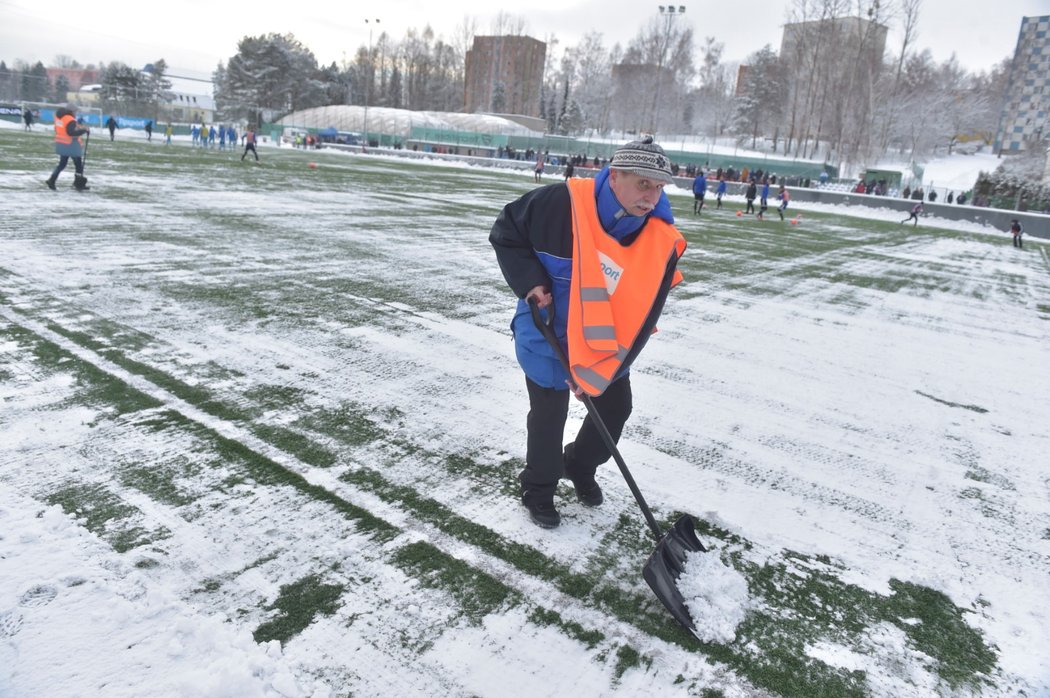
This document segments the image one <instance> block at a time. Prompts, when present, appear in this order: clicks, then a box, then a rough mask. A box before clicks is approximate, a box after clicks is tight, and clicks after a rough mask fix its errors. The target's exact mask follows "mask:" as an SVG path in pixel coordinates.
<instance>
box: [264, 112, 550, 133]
mask: <svg viewBox="0 0 1050 698" xmlns="http://www.w3.org/2000/svg"><path fill="white" fill-rule="evenodd" d="M277 121H278V123H281V124H283V125H285V126H301V127H303V128H328V127H332V128H335V129H338V130H340V131H374V132H380V133H385V134H390V135H401V136H403V137H405V138H408V137H410V136H411V135H412V129H413V128H416V127H425V128H430V129H435V130H448V131H469V132H473V133H492V134H496V133H498V134H505V135H521V136H536V135H542V133H540V132H537V131H532V130H530V129H528V128H526V127H524V126H522V125H521V124H519V123H517V122H514V121H511V120H510V119H505V118H503V117H501V116H493V115H492V114H462V113H458V112H437V111H411V110H408V109H392V108H390V107H367V108H366V107H363V106H359V105H346V104H339V105H332V106H327V107H314V108H312V109H303V110H300V111H296V112H292V113H291V114H287V115H285V116H283V117H282V118H280V119H278V120H277Z"/></svg>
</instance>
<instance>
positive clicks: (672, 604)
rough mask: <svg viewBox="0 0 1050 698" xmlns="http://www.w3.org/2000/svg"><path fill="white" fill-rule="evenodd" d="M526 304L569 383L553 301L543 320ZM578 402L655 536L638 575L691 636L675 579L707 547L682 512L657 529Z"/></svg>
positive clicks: (612, 444) (608, 438)
mask: <svg viewBox="0 0 1050 698" xmlns="http://www.w3.org/2000/svg"><path fill="white" fill-rule="evenodd" d="M528 303H529V309H530V310H531V311H532V321H533V322H535V323H536V327H537V328H538V329H539V331H540V332H541V333H542V334H543V336H544V338H545V339H546V340H547V342H548V343H549V344H550V345H551V347H552V348H553V349H554V353H555V354H556V355H557V357H558V359H559V360H560V361H561V365H562V368H564V369H565V372H566V373H568V374H569V380H570V382H571V381H572V371H571V370H570V369H569V358H568V357H567V356H566V355H565V352H564V351H563V350H562V348H561V343H560V342H558V337H557V335H556V334H555V332H554V304H553V303H552V304H551V305H549V306H547V320H546V321H544V320H543V317H542V315H541V314H540V309H539V306H538V305H537V304H536V299H535V298H534V297H532V296H529V299H528ZM573 387H574V388H575V384H573ZM582 401H583V404H584V406H585V407H586V408H587V414H588V415H589V416H590V418H591V421H592V422H593V423H594V426H595V427H596V428H597V429H598V433H599V434H600V435H601V437H602V441H603V442H605V446H606V448H608V449H609V452H610V453H611V454H612V457H613V459H614V460H615V461H616V465H617V466H618V467H619V468H620V474H621V475H623V479H624V480H626V481H627V486H628V487H630V488H631V494H633V495H634V499H635V501H636V502H638V507H639V508H640V509H641V510H642V514H643V515H644V516H645V521H646V523H647V524H649V530H650V531H652V534H653V537H654V538H656V548H655V549H654V550H653V552H652V554H651V555H650V556H649V559H648V560H646V561H645V567H643V568H642V577H643V578H644V579H645V581H646V583H648V584H649V587H650V588H651V589H652V590H653V593H654V594H656V598H658V599H660V602H661V603H663V605H664V606H665V607H666V608H667V610H668V611H670V613H671V615H672V616H673V617H674V619H675V620H676V621H678V622H679V623H680V624H681V625H682V626H683V627H685V628H686V629H687V630H689V632H691V633H693V634H694V635H695V634H696V626H695V625H694V624H693V620H692V618H691V617H690V616H689V609H688V608H686V605H685V599H684V598H683V597H682V593H681V592H680V591H679V590H678V578H679V577H680V576H681V575H682V570H683V568H684V566H685V561H686V558H687V556H688V553H690V552H695V553H703V552H707V549H706V548H704V546H703V545H702V544H701V543H700V541H699V540H698V539H697V537H696V529H695V527H694V525H693V518H692V517H691V516H689V515H688V514H685V515H683V516H682V517H681V518H679V519H678V520H677V521H675V522H674V525H673V526H671V530H669V531H668V532H667V533H666V534H664V532H663V531H661V530H660V525H659V524H657V523H656V519H655V518H653V512H652V511H650V510H649V505H648V504H646V503H645V498H644V497H642V492H641V490H639V489H638V485H636V484H635V482H634V478H633V477H631V471H630V470H628V469H627V463H625V462H624V460H623V456H621V455H620V451H619V449H617V448H616V441H614V440H613V437H612V434H610V433H609V429H608V428H607V427H606V426H605V422H603V421H602V418H601V416H599V414H598V409H597V408H596V407H595V406H594V401H593V400H591V396H590V395H587V394H586V393H584V395H583V397H582Z"/></svg>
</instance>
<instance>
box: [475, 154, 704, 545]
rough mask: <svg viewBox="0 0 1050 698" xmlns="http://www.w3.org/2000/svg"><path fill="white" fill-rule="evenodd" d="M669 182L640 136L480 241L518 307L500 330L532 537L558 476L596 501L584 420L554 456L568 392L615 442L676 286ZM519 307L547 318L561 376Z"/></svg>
mask: <svg viewBox="0 0 1050 698" xmlns="http://www.w3.org/2000/svg"><path fill="white" fill-rule="evenodd" d="M671 182H672V179H671V163H670V160H668V158H667V155H666V154H665V153H664V151H663V148H661V147H660V146H659V145H657V144H656V143H654V142H653V139H652V138H651V137H648V138H645V139H643V140H639V141H632V142H630V143H627V144H626V145H624V146H621V147H620V148H618V149H617V150H616V152H615V153H614V154H613V157H612V161H611V162H610V164H609V166H608V167H606V168H605V169H603V170H602V171H601V172H599V173H598V175H597V176H596V177H595V178H594V179H590V178H573V179H570V180H568V181H566V182H560V183H557V184H550V185H547V186H545V187H539V188H537V189H534V190H533V191H531V192H529V193H527V194H525V195H524V196H522V197H521V198H519V199H517V200H516V201H513V202H511V203H509V204H507V205H506V206H505V207H504V208H503V211H502V212H501V213H500V215H499V217H498V218H497V219H496V222H495V224H494V225H493V227H492V232H491V233H490V235H489V241H490V242H491V243H492V246H493V247H494V249H495V251H496V258H497V260H498V261H499V265H500V269H501V270H502V271H503V275H504V277H505V278H506V280H507V283H508V284H509V285H510V287H511V289H512V290H513V291H514V293H515V294H516V295H517V296H518V299H519V300H518V306H517V312H516V313H515V315H514V319H513V320H512V322H511V329H512V330H513V333H514V343H515V351H516V354H517V358H518V363H519V364H520V365H521V368H522V369H523V370H524V372H525V385H526V388H527V390H528V394H529V414H528V418H527V430H528V437H527V445H526V452H525V469H524V470H523V471H522V472H521V474H520V475H519V476H518V480H519V483H520V485H521V498H522V503H523V504H524V505H525V507H526V509H527V510H528V513H529V516H530V518H531V519H532V521H533V522H534V523H536V524H537V525H539V526H542V527H544V528H554V527H556V526H558V525H559V524H560V523H561V516H560V514H559V513H558V510H557V508H556V507H555V505H554V494H555V490H556V488H557V485H558V480H559V479H560V478H562V477H565V478H568V479H569V480H571V481H572V483H573V485H574V487H575V490H576V498H577V499H578V500H579V501H580V502H581V503H583V504H584V505H587V506H598V505H600V504H601V503H602V501H603V496H602V490H601V487H600V486H599V485H598V483H597V481H596V480H595V472H596V470H597V468H598V466H599V465H601V464H602V463H604V462H606V461H607V460H609V458H610V456H611V453H610V452H609V449H608V448H607V447H606V445H605V443H604V442H603V441H602V438H601V436H600V434H599V432H598V429H597V428H596V426H595V425H594V424H593V423H592V421H591V418H590V416H588V417H587V418H586V419H585V420H584V423H583V426H582V427H581V428H580V431H579V433H578V434H577V436H576V438H575V440H574V441H573V442H572V443H570V444H568V445H567V446H565V448H564V450H563V448H562V440H563V438H564V431H565V421H566V418H567V416H568V407H569V393H570V390H572V391H574V392H576V393H577V395H578V396H580V395H582V394H583V393H587V394H588V395H590V396H592V399H593V402H594V405H595V407H596V408H597V410H598V413H599V414H600V415H601V418H602V421H603V422H604V423H605V425H606V427H607V428H608V430H609V432H610V433H611V435H612V436H613V438H614V439H619V437H620V433H621V432H622V430H623V426H624V424H625V423H626V421H627V418H628V416H629V415H630V413H631V409H632V396H631V382H630V375H629V368H630V366H631V363H632V362H633V361H634V359H635V358H636V357H637V355H638V353H639V352H640V351H641V349H642V347H644V346H645V343H646V342H647V341H648V339H649V336H650V335H651V334H652V333H653V331H654V330H655V326H656V320H657V318H659V316H660V313H661V311H662V310H663V306H664V302H665V300H666V298H667V294H668V291H670V289H671V287H672V286H674V285H675V284H677V283H678V282H679V281H681V279H682V276H681V274H680V273H679V272H678V269H677V264H678V260H679V258H680V257H681V256H682V254H683V253H684V252H685V239H684V238H683V237H682V235H681V233H679V232H678V230H677V229H676V228H675V227H674V216H673V215H672V213H671V205H670V202H669V201H668V199H667V195H666V194H664V191H663V190H664V187H665V186H666V185H668V184H670V183H671ZM529 299H535V302H536V304H537V306H538V307H539V308H541V309H543V311H542V312H544V313H549V312H551V311H553V312H554V333H555V334H556V336H557V337H558V339H559V341H560V342H561V345H562V350H563V351H564V352H565V353H566V354H567V356H568V360H569V372H566V371H565V369H564V368H563V367H562V364H561V361H560V359H559V358H558V356H557V354H556V352H555V351H554V348H553V347H552V346H551V345H550V344H549V343H548V342H547V340H546V339H544V337H543V335H542V333H541V332H540V330H539V329H538V328H537V327H536V326H535V323H534V321H533V318H532V314H531V310H530V308H529V305H528V301H529ZM548 317H549V316H548Z"/></svg>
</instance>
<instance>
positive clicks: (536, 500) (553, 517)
mask: <svg viewBox="0 0 1050 698" xmlns="http://www.w3.org/2000/svg"><path fill="white" fill-rule="evenodd" d="M518 482H519V483H521V503H522V504H524V505H525V508H526V509H528V510H529V518H530V519H532V523H534V524H536V525H537V526H539V527H540V528H557V527H558V526H559V525H560V524H561V514H559V513H558V510H557V509H555V508H554V495H553V494H549V495H543V494H541V493H537V492H535V491H532V490H529V489H528V488H527V487H525V482H524V481H523V480H522V476H521V475H518Z"/></svg>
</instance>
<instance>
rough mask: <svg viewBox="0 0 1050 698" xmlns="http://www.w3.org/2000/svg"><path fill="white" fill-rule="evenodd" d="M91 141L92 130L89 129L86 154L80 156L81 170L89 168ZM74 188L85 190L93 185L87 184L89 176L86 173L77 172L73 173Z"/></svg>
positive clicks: (85, 142) (85, 141) (86, 138)
mask: <svg viewBox="0 0 1050 698" xmlns="http://www.w3.org/2000/svg"><path fill="white" fill-rule="evenodd" d="M90 142H91V132H90V131H89V132H88V133H85V134H84V154H83V155H81V156H80V169H81V171H83V170H84V169H86V168H87V149H88V143H90ZM73 188H74V189H76V190H77V191H84V190H85V189H90V188H91V187H89V186H88V185H87V177H85V176H84V175H82V174H80V173H77V174H74V175H73Z"/></svg>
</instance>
